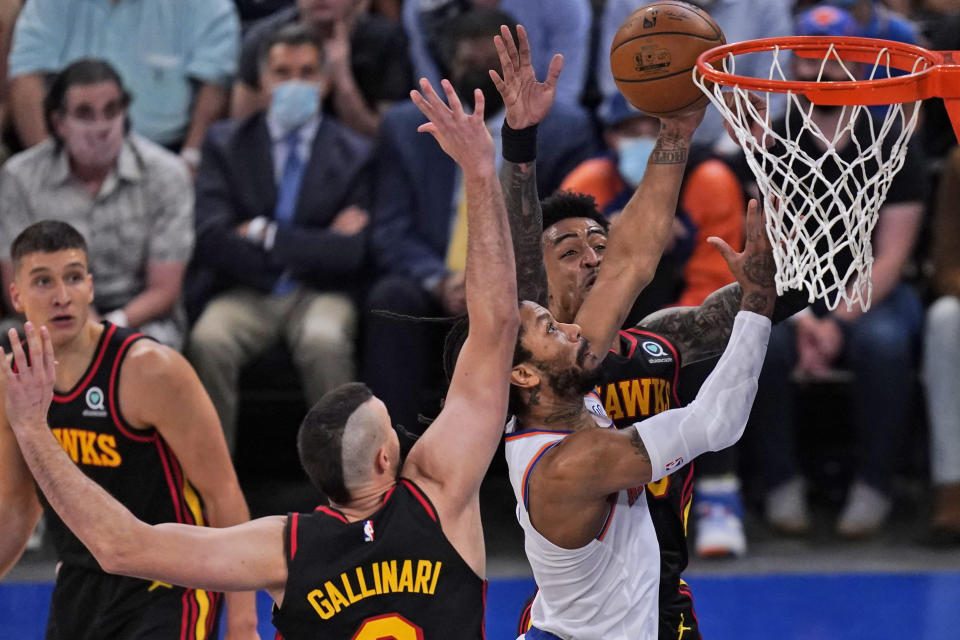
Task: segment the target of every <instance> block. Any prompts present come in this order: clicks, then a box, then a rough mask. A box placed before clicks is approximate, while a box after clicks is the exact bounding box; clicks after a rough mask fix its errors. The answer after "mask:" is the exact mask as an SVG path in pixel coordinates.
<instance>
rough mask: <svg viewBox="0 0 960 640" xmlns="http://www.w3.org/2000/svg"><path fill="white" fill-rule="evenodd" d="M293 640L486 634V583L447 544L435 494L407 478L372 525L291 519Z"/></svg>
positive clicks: (286, 629) (286, 613)
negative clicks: (431, 496)
mask: <svg viewBox="0 0 960 640" xmlns="http://www.w3.org/2000/svg"><path fill="white" fill-rule="evenodd" d="M284 540H285V544H286V547H287V549H286V556H287V572H288V575H287V584H286V587H285V590H284V595H283V605H282V606H281V607H279V608H276V609H274V614H273V624H274V626H276V628H277V630H278V631H279V635H280V636H282V637H283V638H284V639H285V640H317V639H319V638H324V639H326V638H329V639H331V640H337V639H340V638H343V639H344V640H347V639H348V638H349V639H352V640H377V639H379V638H411V639H413V638H417V639H420V640H444V639H446V638H469V639H479V638H483V637H484V630H483V615H484V602H485V598H486V582H485V581H484V580H481V579H480V578H479V577H478V576H477V575H476V574H475V573H474V572H473V570H472V569H471V568H470V567H469V566H467V563H466V562H464V561H463V559H462V558H461V557H460V554H458V553H457V551H456V549H454V548H453V545H451V544H450V542H449V541H448V540H447V537H446V536H445V535H444V533H443V530H442V529H441V528H440V521H439V519H438V516H437V512H436V509H434V507H433V505H432V504H431V502H430V500H429V499H428V498H427V496H426V495H425V494H424V493H423V492H422V491H421V490H420V489H419V488H418V487H417V486H416V485H415V484H414V483H413V482H411V481H409V480H404V479H401V480H400V481H398V482H397V484H396V485H395V486H394V488H392V489H391V490H390V491H389V492H388V493H387V495H386V496H385V497H384V503H383V506H381V507H380V509H379V510H378V511H376V512H375V513H373V514H372V515H371V516H370V517H369V518H368V519H366V520H362V521H359V522H348V521H347V519H346V518H345V517H344V516H343V515H342V514H341V513H340V512H339V511H337V510H335V509H331V508H329V507H320V508H318V509H317V510H316V511H315V512H314V513H310V514H297V513H293V514H290V516H289V518H288V519H287V529H286V535H285V536H284Z"/></svg>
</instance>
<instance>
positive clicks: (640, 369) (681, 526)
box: [596, 328, 697, 639]
mask: <svg viewBox="0 0 960 640" xmlns="http://www.w3.org/2000/svg"><path fill="white" fill-rule="evenodd" d="M619 341H620V353H616V352H613V351H611V352H610V353H608V354H607V357H606V358H605V359H604V361H603V364H602V365H601V367H600V371H601V375H602V378H601V382H600V384H599V385H598V386H597V388H596V392H597V394H598V395H599V397H600V399H601V400H602V402H603V406H604V408H605V409H606V412H607V414H608V415H609V416H610V417H611V418H612V419H613V421H614V424H616V426H617V427H618V428H625V427H629V426H630V425H633V424H636V423H637V422H641V421H643V420H646V419H647V418H649V417H650V416H653V415H656V414H658V413H661V412H663V411H666V410H668V409H674V408H676V407H679V406H681V403H680V399H679V395H678V389H677V383H678V380H679V375H680V365H681V362H680V355H679V353H678V352H677V349H676V347H674V346H673V344H672V343H671V342H670V341H669V340H668V339H667V338H665V337H664V336H661V335H659V334H656V333H651V332H649V331H643V330H641V329H637V328H633V329H627V330H626V331H621V332H620V335H619ZM646 489H647V490H646V493H647V503H648V505H649V507H650V517H651V518H652V520H653V526H654V529H655V530H656V532H657V540H658V541H659V543H660V616H661V635H660V637H661V639H663V638H675V637H678V631H677V630H678V629H679V628H680V627H683V626H686V627H688V631H695V629H696V627H697V625H696V619H695V616H694V614H693V606H692V601H691V595H690V590H689V587H687V585H686V584H685V583H684V582H683V581H682V580H681V579H680V574H681V572H682V571H683V570H684V569H685V568H686V567H687V559H688V556H687V540H686V531H687V518H688V516H689V513H690V504H691V501H692V499H693V463H690V464H688V465H687V466H685V467H683V468H682V469H680V470H679V471H677V472H676V473H673V474H671V475H669V476H667V477H665V478H663V479H662V480H659V481H657V482H651V483H649V484H648V485H647V488H646ZM681 616H683V617H682V618H681ZM690 627H692V628H690ZM683 637H684V638H693V637H696V636H694V635H693V633H689V632H688V633H687V634H686V635H684V636H683Z"/></svg>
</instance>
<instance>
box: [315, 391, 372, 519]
mask: <svg viewBox="0 0 960 640" xmlns="http://www.w3.org/2000/svg"><path fill="white" fill-rule="evenodd" d="M372 397H373V392H372V391H370V388H369V387H367V385H365V384H363V383H362V382H348V383H347V384H342V385H340V386H339V387H337V388H336V389H333V390H331V391H328V392H327V393H325V394H324V395H323V397H322V398H320V400H319V401H317V404H315V405H313V408H312V409H310V411H308V412H307V415H306V417H305V418H304V419H303V422H302V423H301V424H300V431H299V432H298V433H297V452H298V453H299V454H300V464H301V465H302V466H303V470H304V471H306V473H307V476H308V477H309V478H310V481H311V482H312V483H313V485H314V486H315V487H316V488H317V489H319V490H320V491H322V492H323V493H324V494H325V495H326V496H327V497H328V498H330V499H331V500H333V501H335V502H337V503H339V504H344V503H346V502H348V501H349V500H350V492H349V491H348V490H347V485H346V481H345V479H344V477H343V448H342V443H343V430H344V428H345V427H346V426H347V420H349V419H350V416H352V415H353V412H354V411H356V410H357V408H358V407H359V406H360V405H362V404H363V403H364V402H366V401H367V400H369V399H370V398H372Z"/></svg>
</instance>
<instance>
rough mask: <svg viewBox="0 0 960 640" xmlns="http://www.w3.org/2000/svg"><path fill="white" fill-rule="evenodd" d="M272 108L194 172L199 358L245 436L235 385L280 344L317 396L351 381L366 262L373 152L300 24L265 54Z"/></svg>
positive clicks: (211, 145)
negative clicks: (337, 101)
mask: <svg viewBox="0 0 960 640" xmlns="http://www.w3.org/2000/svg"><path fill="white" fill-rule="evenodd" d="M260 64H261V77H262V79H263V90H264V91H266V92H268V95H269V96H270V103H269V107H268V109H267V110H266V111H265V112H263V111H261V112H258V113H256V114H254V115H252V116H250V117H249V118H246V119H242V120H234V121H229V122H225V123H221V124H218V125H216V126H215V127H213V128H212V129H211V131H210V134H209V135H208V136H207V140H206V141H205V143H204V149H203V159H202V161H201V166H200V170H199V172H198V174H197V183H196V185H197V207H196V210H197V214H196V215H197V255H196V263H197V267H199V268H200V269H201V270H203V271H206V272H207V275H208V276H210V275H212V280H213V283H212V284H213V287H214V288H215V290H216V295H215V297H214V298H213V299H212V300H211V301H210V302H209V304H208V305H207V306H206V308H205V309H204V310H203V312H202V314H201V315H200V317H199V319H198V321H197V324H196V326H195V327H194V329H193V333H192V334H191V340H190V348H189V354H190V358H191V360H192V361H193V363H194V365H195V367H196V369H197V373H198V374H199V375H200V379H201V380H202V381H203V383H204V386H206V388H207V391H208V392H209V393H210V397H211V398H212V399H213V403H214V405H215V406H216V407H217V411H218V412H219V414H220V420H221V422H222V423H223V427H224V431H225V433H226V436H227V442H228V444H229V445H230V447H231V450H232V449H233V448H234V444H235V440H236V416H237V378H238V371H239V369H240V368H241V367H242V366H243V365H244V364H245V363H247V362H249V361H250V360H251V359H252V358H253V357H255V356H257V355H259V354H260V353H262V352H264V351H265V350H266V349H267V348H269V347H270V346H271V345H272V344H273V343H275V342H276V341H278V340H280V339H283V340H284V341H285V342H286V344H287V346H288V347H289V350H290V353H291V355H292V357H293V362H294V364H295V365H296V366H297V367H298V369H299V371H300V375H301V377H302V379H303V386H304V389H305V391H306V395H307V400H308V401H309V403H310V404H313V403H314V402H316V401H317V400H318V399H319V398H320V396H322V395H323V393H324V392H326V391H327V390H328V389H331V388H333V387H336V386H338V385H340V384H342V383H345V382H349V381H351V380H353V379H354V361H353V344H354V333H355V326H356V309H355V306H354V303H353V301H352V298H351V295H350V294H351V292H352V290H353V289H354V288H356V286H357V285H358V284H359V282H360V280H361V278H362V274H363V270H364V266H365V262H366V248H365V247H366V231H365V230H366V227H367V222H368V216H367V213H366V210H365V198H367V197H368V194H369V193H370V191H371V189H370V185H369V182H368V178H369V174H368V172H367V171H366V166H367V162H368V159H369V157H370V149H369V143H368V142H367V141H366V140H365V139H363V138H362V137H360V136H359V135H357V134H355V133H353V132H351V131H349V130H348V129H346V128H345V127H344V126H342V125H341V124H340V123H338V122H337V121H336V120H335V119H334V118H333V117H332V116H330V115H326V114H321V113H320V111H319V104H320V101H321V100H322V98H323V94H324V93H325V91H326V90H327V89H328V88H329V76H328V75H327V74H326V73H325V71H324V60H323V48H322V46H321V44H320V43H319V42H318V41H317V40H316V37H315V36H314V35H313V34H312V33H311V32H309V31H307V30H306V29H304V28H303V27H301V26H298V25H291V26H289V27H285V28H283V29H280V30H278V31H277V32H275V33H274V34H273V35H272V36H271V37H270V39H269V40H268V41H267V43H266V44H265V46H264V47H263V49H262V51H261V62H260Z"/></svg>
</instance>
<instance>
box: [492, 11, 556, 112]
mask: <svg viewBox="0 0 960 640" xmlns="http://www.w3.org/2000/svg"><path fill="white" fill-rule="evenodd" d="M493 41H494V43H495V44H496V46H497V54H498V55H499V56H500V68H501V69H502V70H503V77H502V78H501V77H500V74H498V73H497V72H496V71H493V70H491V71H490V77H491V78H492V79H493V83H494V84H495V85H496V87H497V91H499V92H500V95H501V96H503V104H504V107H506V119H507V124H508V125H510V128H512V129H523V128H525V127H529V126H532V125H535V124H539V123H540V122H541V121H542V120H543V119H544V118H545V117H547V114H548V113H549V112H550V107H551V106H553V98H554V96H555V95H556V93H557V78H558V77H559V76H560V71H561V69H563V56H562V55H560V54H559V53H558V54H555V55H554V56H553V59H552V60H551V61H550V68H549V69H548V70H547V78H546V80H544V81H543V82H538V81H537V75H536V73H535V72H534V70H533V64H532V63H531V62H530V41H529V40H528V39H527V31H526V29H524V28H523V27H522V26H520V25H518V26H517V42H514V41H513V35H512V34H511V33H510V30H509V29H508V28H507V27H505V26H502V27H500V35H499V36H496V37H494V39H493Z"/></svg>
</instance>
